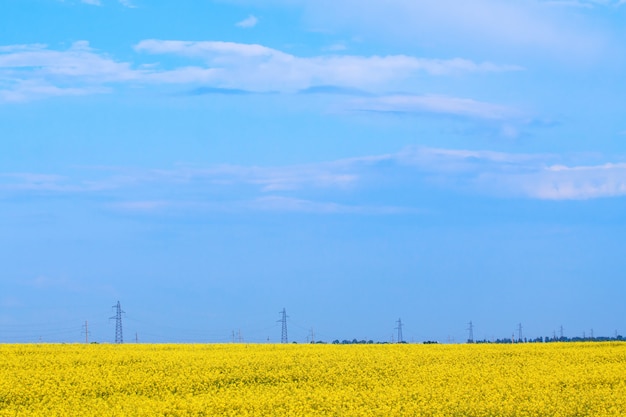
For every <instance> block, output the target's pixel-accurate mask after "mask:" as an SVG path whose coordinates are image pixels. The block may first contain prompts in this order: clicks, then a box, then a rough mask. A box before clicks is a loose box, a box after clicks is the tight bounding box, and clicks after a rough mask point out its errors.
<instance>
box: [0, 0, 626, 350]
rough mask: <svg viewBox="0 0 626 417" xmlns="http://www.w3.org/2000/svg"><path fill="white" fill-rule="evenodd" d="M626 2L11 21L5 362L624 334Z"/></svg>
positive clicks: (199, 0)
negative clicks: (177, 347)
mask: <svg viewBox="0 0 626 417" xmlns="http://www.w3.org/2000/svg"><path fill="white" fill-rule="evenodd" d="M625 74H626V2H624V1H623V0H586V1H585V0H581V1H577V0H572V1H539V0H516V1H496V0H476V1H472V2H457V1H452V0H437V1H434V0H420V1H414V0H385V1H382V0H380V1H379V0H371V1H368V2H362V1H356V0H339V1H337V0H334V1H332V2H331V1H328V0H316V1H305V0H264V1H254V0H232V1H227V0H222V1H217V0H216V1H211V0H181V1H176V2H172V1H165V0H163V1H161V0H151V1H148V0H82V1H79V0H4V1H3V2H2V5H0V145H1V151H0V230H1V234H0V264H1V265H2V278H1V281H0V285H1V287H0V290H1V291H0V341H2V342H32V341H38V340H42V341H52V342H55V341H68V342H73V341H80V340H83V339H84V335H83V334H81V330H82V327H81V326H82V325H83V324H84V322H85V321H88V322H89V331H90V337H91V340H96V341H101V342H110V341H112V340H113V339H114V335H115V333H114V331H115V325H114V323H113V321H111V320H109V317H110V316H112V315H113V313H114V312H113V310H112V308H111V306H113V305H114V304H115V303H116V301H118V300H119V301H120V302H121V304H122V308H123V309H124V310H125V312H126V314H125V316H124V330H125V338H126V339H127V340H134V338H135V335H137V337H138V338H139V339H140V341H145V342H228V341H230V340H231V337H232V333H233V331H234V332H236V333H239V331H240V332H241V335H242V337H243V339H244V340H245V341H249V342H265V341H267V340H269V341H271V342H272V341H273V342H276V341H279V340H280V330H281V329H280V325H279V323H277V320H278V319H279V314H278V312H279V311H280V310H281V309H282V308H283V307H284V308H286V309H287V313H288V315H289V332H290V339H291V340H295V341H300V342H304V341H306V340H307V338H308V337H310V333H311V329H313V331H314V332H315V335H316V338H317V339H322V340H326V341H332V340H334V339H352V338H357V339H374V340H381V341H383V340H390V339H391V336H392V334H393V333H394V327H395V325H396V324H395V322H396V320H398V318H402V321H403V323H404V329H403V333H404V337H405V338H406V339H407V340H410V341H424V340H439V341H442V342H445V341H449V340H450V341H451V340H454V341H464V340H465V339H466V338H467V330H466V329H467V327H468V324H467V323H468V322H469V321H470V320H471V321H472V322H473V324H474V336H475V337H476V338H488V339H491V338H498V337H510V336H511V334H512V333H513V332H514V331H516V329H517V326H518V324H519V323H522V325H523V328H524V335H526V336H528V337H538V336H551V335H553V332H555V331H556V332H557V333H558V331H559V328H560V326H563V329H564V332H565V335H567V336H582V335H583V332H584V333H585V334H586V335H589V334H590V332H591V329H593V332H594V335H607V336H608V335H611V336H612V335H614V334H615V332H618V333H620V334H625V333H626V321H625V320H626V307H625V305H626V304H625V303H624V296H625V294H626V284H625V282H626V280H625V279H624V273H625V272H626V256H624V247H626V245H625V244H626V241H625V237H624V236H626V216H625V215H624V213H626V197H625V196H626V114H625V113H626V99H625V97H626V82H625V81H624V76H625Z"/></svg>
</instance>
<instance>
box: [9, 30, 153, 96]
mask: <svg viewBox="0 0 626 417" xmlns="http://www.w3.org/2000/svg"><path fill="white" fill-rule="evenodd" d="M141 75H142V71H138V70H133V69H132V68H131V65H130V64H128V63H123V62H116V61H115V60H113V59H111V58H109V57H108V56H106V55H104V54H99V53H97V52H96V51H94V50H93V49H91V48H90V46H89V43H88V42H85V41H80V42H75V43H74V44H72V46H71V47H70V48H69V49H67V50H65V51H56V50H52V49H49V48H48V47H47V46H45V45H41V44H32V45H14V46H8V47H3V48H2V49H0V98H2V99H3V101H24V100H28V99H32V98H39V97H47V96H61V95H83V94H94V93H102V92H105V91H108V90H107V89H106V87H105V85H106V84H107V83H113V82H128V81H132V80H137V79H139V78H140V77H141Z"/></svg>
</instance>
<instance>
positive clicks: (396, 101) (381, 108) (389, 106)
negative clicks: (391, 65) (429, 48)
mask: <svg viewBox="0 0 626 417" xmlns="http://www.w3.org/2000/svg"><path fill="white" fill-rule="evenodd" d="M352 103H353V105H354V108H355V109H357V110H368V111H376V112H390V113H436V114H447V115H455V116H464V117H472V118H479V119H486V120H506V119H511V118H517V117H520V116H521V112H519V111H518V110H515V109H513V108H510V107H506V106H502V105H498V104H492V103H487V102H482V101H477V100H472V99H468V98H459V97H448V96H438V95H422V96H415V95H389V96H379V97H370V98H362V99H355V100H353V102H352Z"/></svg>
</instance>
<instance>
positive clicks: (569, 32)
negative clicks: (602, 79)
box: [296, 0, 620, 58]
mask: <svg viewBox="0 0 626 417" xmlns="http://www.w3.org/2000/svg"><path fill="white" fill-rule="evenodd" d="M296 2H297V3H300V4H303V5H304V4H306V8H305V11H306V13H307V17H308V20H309V21H310V22H312V23H311V24H312V25H315V27H322V28H324V29H327V30H329V31H335V32H336V31H338V30H342V31H345V30H350V31H352V32H353V33H357V34H361V35H363V36H368V37H370V38H374V39H380V38H384V39H391V40H392V41H393V42H395V43H397V42H402V43H408V42H411V43H415V42H417V43H418V44H422V45H427V46H428V47H433V46H437V47H443V48H450V47H452V48H455V49H456V48H459V49H461V50H476V49H479V50H481V51H482V52H485V51H491V53H492V55H497V56H507V55H508V54H509V53H510V52H511V51H514V54H515V55H516V56H519V55H524V54H536V53H541V54H542V55H544V56H545V54H546V52H548V53H549V54H550V56H553V57H559V58H563V57H589V56H595V55H596V54H598V51H599V50H601V49H602V48H603V47H604V46H605V42H606V39H605V38H606V36H607V35H606V33H605V32H603V31H602V30H600V29H599V28H598V27H597V26H596V25H595V24H594V22H593V20H592V19H586V18H585V17H581V16H573V15H572V14H571V13H572V12H571V11H570V10H568V8H557V7H553V5H551V4H546V3H545V2H543V1H541V0H524V1H515V2H506V1H505V2H503V1H500V0H476V1H472V2H461V3H460V2H458V1H456V0H421V1H414V0H371V1H367V2H363V1H360V0H343V1H341V2H337V1H333V0H319V1H316V2H314V3H309V2H304V0H300V1H298V0H296ZM576 3H580V4H587V5H589V6H594V5H596V4H597V5H599V4H602V3H605V4H607V5H615V4H620V2H618V1H616V0H611V1H606V2H597V1H592V0H580V1H577V2H576ZM331 9H332V10H333V13H328V10H331ZM503 54H505V55H503ZM509 56H510V55H509Z"/></svg>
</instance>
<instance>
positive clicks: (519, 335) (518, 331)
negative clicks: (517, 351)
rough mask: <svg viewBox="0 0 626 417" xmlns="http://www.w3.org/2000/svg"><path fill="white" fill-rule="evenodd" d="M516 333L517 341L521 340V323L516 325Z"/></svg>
mask: <svg viewBox="0 0 626 417" xmlns="http://www.w3.org/2000/svg"><path fill="white" fill-rule="evenodd" d="M517 334H518V338H517V341H518V342H522V341H523V338H522V323H520V324H518V325H517Z"/></svg>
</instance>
